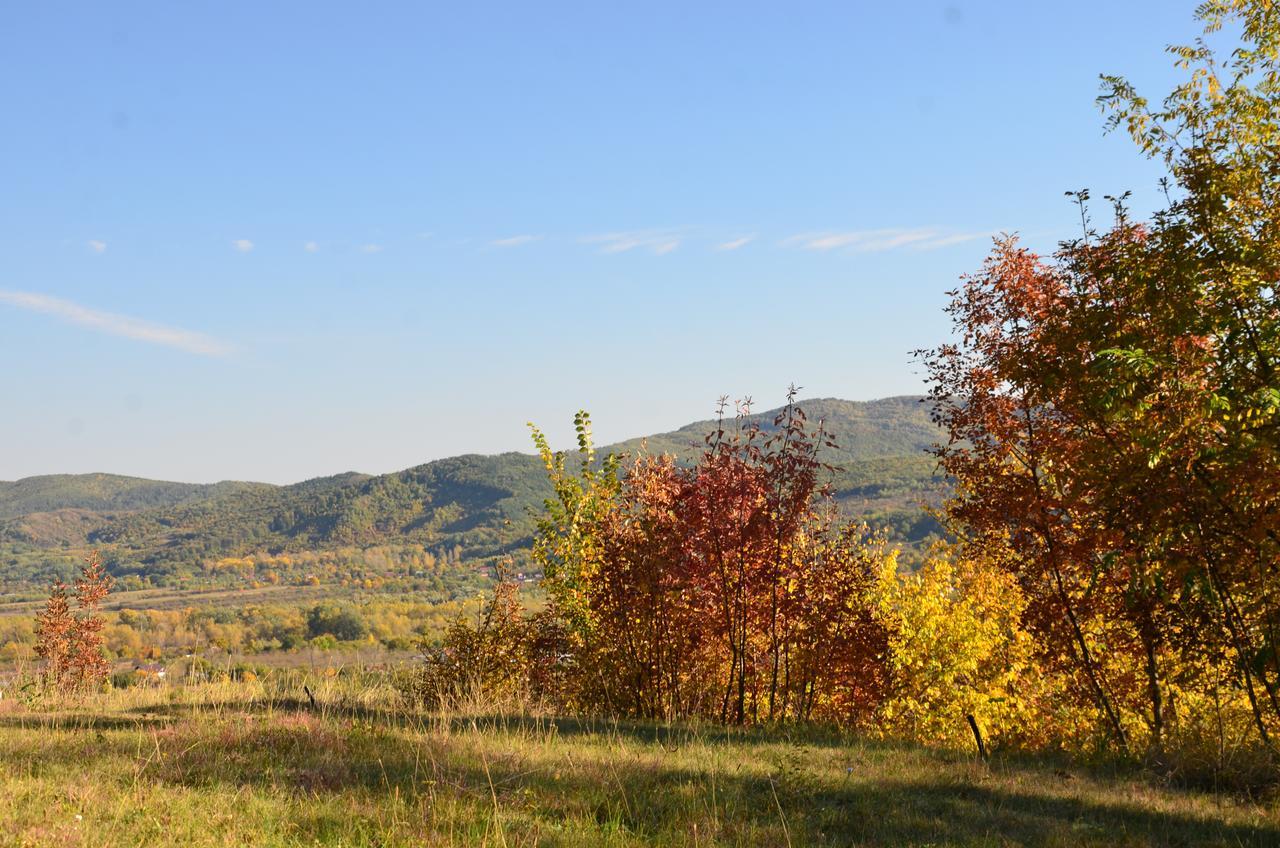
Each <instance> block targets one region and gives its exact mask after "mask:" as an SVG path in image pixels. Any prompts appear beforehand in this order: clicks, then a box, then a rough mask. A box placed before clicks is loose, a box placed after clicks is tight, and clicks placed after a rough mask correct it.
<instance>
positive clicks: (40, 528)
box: [0, 397, 943, 577]
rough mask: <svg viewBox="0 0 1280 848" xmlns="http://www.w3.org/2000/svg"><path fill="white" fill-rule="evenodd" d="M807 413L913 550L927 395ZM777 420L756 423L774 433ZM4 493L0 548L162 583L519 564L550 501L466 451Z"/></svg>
mask: <svg viewBox="0 0 1280 848" xmlns="http://www.w3.org/2000/svg"><path fill="white" fill-rule="evenodd" d="M802 406H803V408H804V409H805V411H806V413H807V414H808V415H809V418H810V419H811V421H815V422H816V421H817V420H818V419H822V421H823V425H824V427H825V428H826V429H827V431H828V432H830V433H831V434H832V435H833V436H834V437H835V440H836V442H837V443H838V445H839V449H838V450H834V451H829V452H828V454H827V456H826V457H825V459H826V461H827V462H828V463H830V464H831V465H833V466H835V467H836V472H835V474H834V477H833V480H832V483H833V487H834V489H835V491H836V493H837V496H838V498H839V499H840V502H841V504H842V505H843V506H844V507H845V508H846V510H847V511H848V512H850V513H851V514H853V515H857V516H862V517H865V518H867V519H868V520H871V521H872V522H874V523H878V524H882V525H885V526H888V527H890V528H891V530H892V531H893V532H894V533H895V535H896V536H897V537H898V538H900V539H903V540H906V541H911V540H914V539H918V538H920V537H921V536H923V535H925V534H926V533H928V532H930V531H931V530H932V529H934V528H933V525H932V524H931V522H930V521H929V519H927V518H926V517H925V515H924V513H923V512H922V511H921V509H920V506H919V505H920V503H921V502H933V501H937V500H938V499H939V497H940V496H941V493H942V491H943V486H942V483H941V481H940V480H939V479H937V478H936V477H935V476H934V471H933V463H932V460H931V459H930V457H929V456H928V455H927V454H925V452H924V451H925V449H926V448H927V447H928V446H929V445H930V444H932V443H933V442H934V441H935V440H936V430H935V428H934V425H933V424H932V423H931V422H930V421H929V418H928V414H927V411H926V410H925V408H924V406H923V404H921V403H920V402H919V399H918V398H914V397H899V398H888V399H885V400H879V401H872V402H867V403H857V402H852V401H843V400H835V399H821V400H810V401H805V402H803V404H802ZM775 414H776V411H768V412H762V413H759V414H758V415H756V416H753V417H754V418H755V419H756V420H758V421H759V422H760V423H761V425H762V426H763V427H765V428H766V429H767V428H769V427H771V426H772V421H773V418H774V416H775ZM713 427H714V421H711V420H704V421H699V422H696V423H693V424H689V425H686V426H684V427H681V428H680V429H678V430H675V431H672V432H668V433H659V434H656V435H652V436H648V437H646V438H644V439H633V440H629V441H626V442H622V443H619V444H617V445H612V446H607V447H604V448H602V449H601V453H604V452H607V451H616V452H626V453H630V454H635V453H638V452H640V451H641V450H647V451H648V452H650V453H658V452H669V453H674V454H676V455H678V456H680V457H682V458H686V459H687V458H690V457H692V456H693V455H694V454H695V453H696V452H697V451H698V450H699V449H700V447H701V445H702V443H703V439H704V437H705V435H706V434H707V433H708V432H709V431H710V430H711V429H712V428H713ZM0 486H3V488H0V540H3V539H7V540H8V541H9V542H15V543H22V544H24V545H31V546H45V547H55V546H56V547H66V546H68V545H75V544H76V543H77V542H78V543H80V544H94V545H99V546H102V547H104V548H106V549H107V550H108V551H109V552H110V554H109V555H110V558H111V559H112V560H113V562H114V563H115V564H116V566H117V567H118V569H120V570H136V571H138V572H142V573H148V574H151V575H153V576H155V577H164V576H165V575H171V574H180V573H184V572H189V571H190V570H191V569H193V568H194V567H196V565H197V564H198V563H200V562H201V561H203V560H206V559H208V558H211V557H218V556H226V555H239V554H243V553H247V552H251V551H257V550H266V551H274V552H280V551H292V550H306V549H319V548H332V547H342V546H353V547H361V546H368V545H374V544H387V543H410V544H420V545H422V546H423V547H425V548H428V549H430V550H433V551H435V552H437V553H446V554H452V555H455V556H462V557H468V558H485V557H492V556H496V555H501V554H507V553H512V554H516V555H519V554H520V553H521V552H522V551H523V550H524V549H525V548H526V547H527V544H528V540H529V537H530V534H531V533H532V529H533V519H532V513H533V512H534V511H536V510H537V509H538V508H539V506H540V504H541V502H542V499H543V498H545V497H546V496H547V495H548V494H550V489H549V486H548V484H547V482H546V480H545V476H544V472H543V469H542V467H541V463H540V462H539V460H538V459H537V458H536V457H534V456H531V455H529V454H522V453H506V454H499V455H494V456H478V455H468V456H458V457H451V458H448V459H442V460H437V461H435V462H429V463H426V464H424V465H419V466H416V467H414V468H409V469H406V470H404V471H399V472H396V473H392V474H383V475H378V476H367V475H361V474H344V475H338V476H335V477H325V478H318V479H315V480H308V481H305V482H302V483H297V484H294V485H290V486H270V485H266V484H243V483H220V484H216V485H214V486H188V485H184V484H176V483H159V482H154V481H145V480H134V479H132V478H114V477H110V476H109V475H80V476H65V477H56V478H53V477H48V478H30V479H29V480H21V481H18V482H17V483H9V484H0ZM15 493H20V494H21V496H19V494H15ZM37 493H41V494H37ZM24 510H25V512H24Z"/></svg>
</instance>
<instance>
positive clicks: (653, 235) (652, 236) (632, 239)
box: [580, 230, 682, 256]
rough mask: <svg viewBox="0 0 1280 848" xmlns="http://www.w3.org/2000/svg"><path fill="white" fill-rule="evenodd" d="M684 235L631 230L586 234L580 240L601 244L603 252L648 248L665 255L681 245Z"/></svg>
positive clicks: (622, 251)
mask: <svg viewBox="0 0 1280 848" xmlns="http://www.w3.org/2000/svg"><path fill="white" fill-rule="evenodd" d="M681 240H682V237H681V235H680V234H679V233H674V232H671V231H667V230H631V231H629V232H619V233H604V234H602V235H598V236H586V237H584V238H582V239H580V241H581V242H582V243H583V244H595V245H599V246H600V252H601V253H626V252H627V251H628V250H637V249H638V250H648V251H649V252H651V253H653V254H655V255H657V256H663V255H665V254H668V253H670V252H671V251H673V250H675V249H676V248H677V247H679V246H680V242H681Z"/></svg>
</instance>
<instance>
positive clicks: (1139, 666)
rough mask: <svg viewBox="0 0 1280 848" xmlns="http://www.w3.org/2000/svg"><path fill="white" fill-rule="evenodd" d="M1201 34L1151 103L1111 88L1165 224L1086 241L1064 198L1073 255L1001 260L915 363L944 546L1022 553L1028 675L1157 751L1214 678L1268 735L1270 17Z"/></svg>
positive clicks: (1275, 551)
mask: <svg viewBox="0 0 1280 848" xmlns="http://www.w3.org/2000/svg"><path fill="white" fill-rule="evenodd" d="M1198 14H1199V16H1200V18H1201V20H1202V22H1203V23H1204V25H1205V29H1206V36H1205V40H1201V41H1198V42H1196V43H1195V44H1194V45H1193V46H1189V47H1173V48H1170V50H1171V52H1172V53H1173V55H1174V56H1175V58H1176V61H1177V63H1178V64H1179V66H1180V67H1182V68H1185V69H1187V70H1188V71H1189V72H1190V73H1189V78H1188V80H1187V82H1185V83H1184V84H1183V85H1181V86H1179V87H1178V88H1177V89H1175V90H1174V92H1173V93H1172V94H1171V95H1170V96H1169V97H1168V98H1167V99H1166V100H1165V101H1164V102H1163V104H1161V105H1160V106H1155V107H1153V106H1151V105H1150V104H1149V103H1148V101H1147V100H1146V99H1144V98H1143V97H1141V96H1140V95H1139V94H1138V93H1137V91H1136V90H1135V89H1134V88H1133V87H1132V86H1130V85H1129V84H1128V83H1127V82H1126V81H1124V80H1123V79H1121V78H1119V77H1105V78H1104V94H1103V96H1102V98H1101V100H1100V102H1101V104H1102V105H1103V107H1104V108H1105V109H1107V110H1109V111H1110V113H1111V124H1112V126H1115V127H1123V128H1125V129H1127V130H1128V131H1129V132H1130V133H1131V134H1132V136H1133V137H1134V139H1135V140H1136V141H1137V142H1138V144H1139V146H1140V147H1141V149H1142V150H1143V152H1144V153H1146V154H1147V155H1150V156H1153V157H1156V158H1159V159H1161V160H1162V161H1163V162H1164V163H1165V164H1166V165H1167V167H1168V171H1169V178H1168V180H1167V183H1166V191H1167V198H1168V202H1167V205H1166V206H1165V208H1164V209H1162V210H1160V211H1158V212H1157V213H1156V214H1154V215H1153V216H1152V217H1151V219H1150V220H1149V221H1145V222H1136V221H1134V220H1133V219H1132V218H1131V215H1130V212H1129V210H1128V208H1127V198H1126V197H1125V196H1120V197H1115V198H1110V202H1111V205H1112V210H1113V214H1114V217H1113V220H1112V222H1111V224H1110V226H1109V227H1108V228H1107V229H1106V230H1105V231H1101V232H1099V231H1098V230H1097V229H1096V228H1095V227H1094V226H1093V225H1092V223H1091V221H1090V219H1089V217H1088V215H1089V210H1090V207H1089V204H1088V201H1089V196H1088V193H1087V192H1073V193H1072V195H1073V196H1074V198H1075V200H1076V201H1077V203H1078V204H1079V206H1080V210H1081V215H1082V221H1083V224H1084V226H1083V230H1082V233H1081V235H1080V236H1079V237H1078V238H1076V239H1074V240H1071V241H1068V242H1065V243H1063V244H1062V245H1061V246H1060V248H1059V250H1058V251H1057V253H1056V254H1055V255H1054V256H1052V257H1049V258H1042V257H1039V256H1036V255H1034V254H1032V253H1031V252H1030V251H1028V250H1027V249H1025V248H1024V247H1022V246H1021V245H1019V244H1018V243H1017V241H1016V240H1015V239H1011V238H1007V239H1001V240H1000V241H998V242H997V244H996V248H995V251H994V252H993V254H992V256H991V258H990V259H989V260H988V262H987V264H986V266H985V267H984V269H983V270H982V271H981V272H980V273H978V274H976V275H973V276H972V277H969V278H967V279H966V280H965V281H964V283H963V284H962V286H961V287H960V288H959V289H957V290H956V291H955V292H953V293H952V303H951V307H950V313H951V315H952V317H953V319H954V322H955V328H956V339H957V340H956V341H955V342H953V343H950V344H946V345H942V346H940V347H938V348H936V349H934V350H931V351H927V352H925V354H924V359H925V362H926V364H927V367H928V370H929V373H930V378H931V400H932V403H933V408H934V412H935V416H936V418H937V420H938V421H939V422H940V423H941V424H942V425H943V426H944V427H945V428H946V431H947V434H948V441H947V443H946V444H945V445H943V446H942V447H940V449H939V452H938V455H939V458H940V460H941V464H942V467H943V468H944V470H946V471H947V472H948V473H949V474H950V475H951V476H953V477H954V478H955V479H956V481H957V490H956V496H955V498H954V499H953V500H952V501H951V502H950V504H949V505H948V515H949V517H950V519H951V521H952V522H953V524H954V528H955V529H956V531H957V532H958V533H959V534H960V535H961V536H962V538H963V539H964V540H965V543H966V545H967V546H968V547H969V549H970V550H971V551H972V552H974V554H975V555H982V554H983V553H984V552H987V551H994V550H996V549H997V548H999V547H1001V546H1005V545H1007V546H1009V547H1010V548H1011V549H1012V550H1013V551H1014V552H1015V554H1016V555H1015V556H1014V557H1013V558H1012V559H1010V560H1009V561H1008V562H1009V565H1008V567H1009V569H1010V573H1011V574H1013V575H1014V576H1015V577H1016V578H1017V580H1018V584H1019V587H1020V590H1021V591H1022V592H1023V593H1024V594H1025V596H1026V603H1027V607H1026V612H1025V619H1026V621H1027V624H1028V627H1029V628H1030V630H1031V632H1032V633H1033V634H1034V636H1035V638H1036V640H1037V643H1038V647H1039V652H1040V660H1041V662H1043V663H1044V664H1046V666H1047V667H1051V668H1054V669H1056V670H1057V671H1059V672H1061V673H1063V674H1067V675H1070V676H1071V677H1073V678H1074V679H1075V680H1077V681H1078V683H1079V686H1078V687H1077V691H1080V692H1082V693H1084V694H1085V695H1086V696H1087V699H1088V701H1089V702H1091V703H1092V704H1093V706H1094V708H1095V709H1096V711H1097V712H1096V714H1097V715H1098V716H1099V719H1100V727H1101V728H1103V729H1105V731H1106V733H1107V735H1108V736H1109V737H1110V739H1111V741H1112V742H1113V743H1115V744H1116V745H1118V746H1120V747H1122V748H1132V749H1137V748H1139V747H1141V748H1145V749H1146V750H1148V751H1151V752H1154V753H1155V754H1156V755H1159V754H1160V752H1161V751H1162V749H1163V748H1164V747H1165V743H1166V739H1167V737H1168V735H1169V734H1170V733H1177V732H1181V731H1180V730H1179V728H1180V727H1181V726H1185V725H1187V724H1188V723H1189V722H1192V721H1193V720H1194V718H1195V716H1194V713H1195V711H1196V709H1197V707H1196V705H1197V703H1201V702H1207V700H1208V699H1209V696H1208V693H1209V691H1210V690H1211V689H1212V693H1213V701H1214V703H1218V700H1219V699H1218V695H1219V694H1220V693H1219V691H1218V689H1217V688H1215V687H1217V686H1218V685H1219V680H1220V679H1222V677H1223V675H1222V673H1221V671H1220V670H1221V669H1222V668H1223V667H1224V664H1226V665H1225V668H1226V679H1227V680H1229V681H1230V687H1231V689H1232V691H1233V692H1234V693H1237V694H1238V695H1239V697H1240V699H1241V700H1242V701H1243V702H1245V703H1247V704H1248V711H1249V713H1250V714H1251V716H1252V720H1253V724H1254V730H1255V733H1256V735H1257V738H1258V739H1259V740H1260V741H1261V742H1262V743H1263V744H1265V745H1267V746H1272V747H1274V742H1273V737H1274V734H1275V732H1276V728H1277V727H1278V726H1280V586H1278V585H1277V577H1280V575H1278V574H1277V570H1278V569H1280V383H1278V381H1277V375H1276V370H1275V369H1276V361H1277V356H1280V324H1278V323H1277V322H1280V308H1278V305H1277V301H1276V284H1277V276H1278V275H1280V212H1278V211H1277V210H1278V209H1280V205H1278V204H1277V202H1276V201H1277V200H1278V199H1280V198H1277V196H1276V195H1277V176H1280V154H1278V153H1277V151H1280V82H1278V80H1280V12H1277V9H1276V7H1275V6H1274V4H1272V3H1270V2H1263V1H1262V0H1220V1H1219V2H1207V3H1204V4H1202V5H1201V6H1200V8H1199V11H1198ZM1228 24H1230V25H1231V26H1232V27H1233V28H1235V29H1236V30H1238V31H1239V33H1240V37H1241V42H1240V45H1239V47H1238V48H1237V49H1235V50H1233V51H1231V52H1230V54H1229V56H1228V57H1227V58H1226V59H1225V60H1222V59H1219V58H1218V56H1217V54H1215V52H1214V51H1213V50H1212V49H1211V48H1210V46H1209V44H1208V42H1209V41H1210V40H1212V39H1213V38H1214V37H1215V36H1216V34H1217V33H1218V32H1219V31H1220V30H1222V29H1223V28H1224V26H1226V25H1228ZM1064 691H1071V690H1070V689H1067V690H1064ZM1139 737H1140V738H1141V740H1142V744H1141V746H1139V745H1137V744H1136V741H1137V739H1138V738H1139Z"/></svg>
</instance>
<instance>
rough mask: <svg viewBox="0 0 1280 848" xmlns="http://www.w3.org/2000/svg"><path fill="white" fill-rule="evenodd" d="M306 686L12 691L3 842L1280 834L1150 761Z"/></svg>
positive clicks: (1258, 838) (1272, 822) (979, 841)
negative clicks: (310, 695) (1120, 762)
mask: <svg viewBox="0 0 1280 848" xmlns="http://www.w3.org/2000/svg"><path fill="white" fill-rule="evenodd" d="M298 682H299V681H298V680H297V679H296V678H294V679H293V682H292V683H291V684H290V687H289V688H290V689H291V688H292V686H293V685H294V684H296V683H298ZM310 685H311V686H312V687H313V690H314V691H315V692H316V695H317V701H318V706H317V707H316V708H314V709H313V708H312V707H311V705H310V704H309V703H308V702H307V701H306V700H305V698H303V699H301V700H299V699H290V698H287V697H283V695H284V691H283V690H282V689H281V688H280V687H279V682H278V681H275V682H272V681H261V680H260V681H256V682H251V683H233V682H227V683H221V684H207V685H205V686H202V687H189V688H188V687H172V688H155V689H132V690H124V691H116V692H112V693H109V694H104V695H101V696H98V698H97V699H96V700H95V701H94V702H93V703H92V704H89V705H84V706H81V707H77V708H69V707H65V706H63V707H59V706H57V705H47V704H46V705H37V704H31V703H25V704H24V703H22V702H20V701H18V700H15V699H14V698H13V697H12V696H10V697H8V698H6V699H0V763H2V764H3V769H2V770H0V822H3V823H4V826H3V827H0V845H20V846H59V845H68V846H77V845H85V846H101V845H121V846H123V845H128V846H133V845H183V846H215V845H217V846H233V845H235V846H238V845H334V846H384V848H385V846H413V845H488V846H518V845H547V846H556V845H565V846H569V845H650V844H656V845H708V846H710V845H779V846H784V845H920V846H923V845H1035V846H1050V845H1053V846H1077V845H1098V846H1102V845H1107V846H1111V845H1222V846H1239V845H1256V846H1273V845H1280V814H1278V812H1277V808H1276V806H1275V805H1274V804H1270V803H1263V802H1250V801H1245V800H1241V799H1232V798H1228V797H1224V796H1218V795H1210V794H1200V793H1194V792H1186V791H1178V790H1174V789H1170V788H1163V787H1160V786H1157V785H1155V784H1154V783H1153V782H1151V780H1150V779H1149V778H1146V777H1143V776H1141V775H1124V774H1119V773H1108V772H1106V771H1102V770H1092V771H1091V770H1085V769H1083V768H1078V767H1065V766H1062V765H1061V764H1056V765H1055V764H1053V763H1047V762H1033V761H1022V760H1017V759H999V758H997V759H996V760H995V761H994V762H992V763H991V764H989V765H987V764H983V763H980V762H977V761H975V760H974V759H973V758H972V757H971V756H968V755H967V754H963V753H948V752H937V751H928V750H924V749H920V748H914V747H905V746H897V745H892V744H887V743H879V742H873V741H867V740H859V739H856V738H850V737H842V736H839V735H833V734H828V733H821V732H814V731H808V732H796V733H778V732H772V733H766V732H746V733H738V732H725V731H721V730H715V729H707V728H703V729H698V728H669V727H657V726H652V725H632V724H620V723H613V722H591V721H583V720H567V719H553V718H539V717H528V716H525V717H516V716H506V717H503V716H495V715H480V714H475V715H466V714H458V715H436V716H425V715H424V716H418V715H406V714H404V713H403V712H398V711H395V710H393V709H391V708H390V707H389V705H390V703H391V693H390V692H389V690H388V689H387V688H386V687H385V685H384V686H383V687H377V686H375V687H371V688H368V689H364V690H362V692H361V694H360V696H359V697H351V696H346V697H344V696H343V695H342V694H341V691H340V690H342V689H345V690H346V691H353V690H352V689H351V688H350V687H349V686H346V685H343V684H341V683H340V682H339V681H336V680H333V679H325V678H317V679H312V680H311V681H310ZM299 694H300V693H299Z"/></svg>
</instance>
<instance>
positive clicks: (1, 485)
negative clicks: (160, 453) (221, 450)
mask: <svg viewBox="0 0 1280 848" xmlns="http://www.w3.org/2000/svg"><path fill="white" fill-rule="evenodd" d="M264 487H265V488H270V487H269V486H267V485H266V484H264V483H233V482H224V483H213V484H206V485H202V484H198V483H170V482H166V481H163V480H144V479H142V478H140V477H122V476H120V475H118V474H50V475H46V476H42V477H26V478H23V479H22V480H18V481H17V482H14V483H7V482H5V481H3V480H0V521H2V520H4V519H7V518H15V517H17V516H20V515H29V514H31V513H33V512H52V511H55V510H61V509H83V510H92V511H94V512H122V511H131V510H139V509H153V508H163V507H170V506H176V505H178V504H183V503H191V502H193V501H201V500H207V499H208V498H213V497H217V496H219V495H225V494H230V493H232V492H237V491H243V490H252V489H261V488H264Z"/></svg>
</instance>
